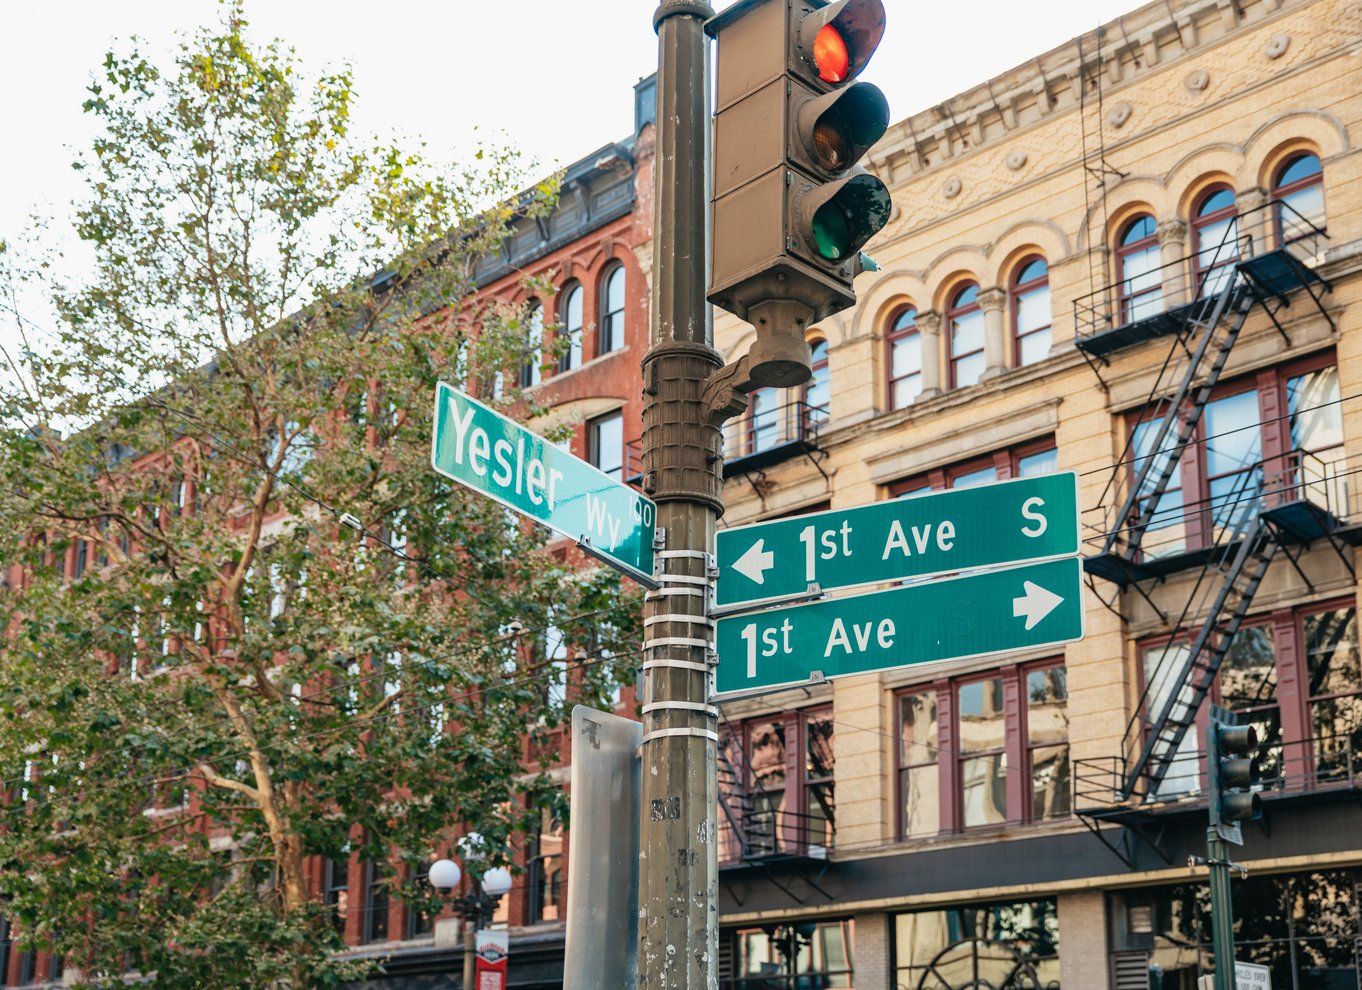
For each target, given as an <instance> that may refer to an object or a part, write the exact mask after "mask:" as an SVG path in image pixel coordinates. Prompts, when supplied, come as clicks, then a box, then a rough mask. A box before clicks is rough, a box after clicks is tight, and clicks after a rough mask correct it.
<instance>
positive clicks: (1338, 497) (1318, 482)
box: [1286, 365, 1349, 516]
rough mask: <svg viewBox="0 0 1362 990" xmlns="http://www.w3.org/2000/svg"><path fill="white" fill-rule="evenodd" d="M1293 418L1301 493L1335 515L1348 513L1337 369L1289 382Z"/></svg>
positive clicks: (1322, 369)
mask: <svg viewBox="0 0 1362 990" xmlns="http://www.w3.org/2000/svg"><path fill="white" fill-rule="evenodd" d="M1286 404H1287V409H1288V411H1289V413H1290V417H1291V448H1292V449H1293V450H1297V451H1301V454H1300V455H1299V460H1298V463H1297V464H1295V465H1293V468H1294V470H1295V471H1296V477H1295V479H1294V480H1295V482H1296V484H1298V485H1301V486H1303V488H1304V491H1302V492H1300V494H1302V495H1304V497H1306V498H1308V499H1309V500H1310V501H1312V502H1314V503H1315V504H1316V505H1319V506H1321V507H1324V508H1327V509H1329V510H1330V511H1332V512H1333V513H1334V514H1335V515H1338V516H1343V515H1345V514H1346V513H1347V512H1348V507H1349V503H1348V476H1347V473H1346V472H1345V471H1344V470H1343V415H1342V413H1341V411H1340V409H1339V391H1338V368H1336V367H1334V366H1332V365H1331V366H1329V367H1327V368H1319V369H1317V370H1315V371H1308V372H1306V373H1305V374H1301V375H1296V376H1295V377H1294V378H1291V379H1289V380H1288V381H1287V383H1286Z"/></svg>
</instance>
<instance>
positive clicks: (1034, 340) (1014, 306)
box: [1010, 257, 1053, 368]
mask: <svg viewBox="0 0 1362 990" xmlns="http://www.w3.org/2000/svg"><path fill="white" fill-rule="evenodd" d="M1010 296H1011V299H1010V302H1011V312H1012V363H1013V365H1014V366H1015V367H1018V368H1020V367H1022V366H1023V365H1027V364H1035V363H1036V362H1037V361H1041V360H1043V359H1045V358H1047V357H1049V356H1050V326H1051V323H1052V322H1053V320H1052V319H1051V315H1050V268H1049V266H1048V265H1046V263H1045V259H1044V258H1040V257H1035V258H1028V259H1026V260H1025V261H1023V262H1022V263H1021V264H1020V265H1018V266H1017V268H1016V270H1015V271H1014V272H1013V273H1012V286H1011V292H1010Z"/></svg>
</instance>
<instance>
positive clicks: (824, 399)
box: [804, 340, 831, 423]
mask: <svg viewBox="0 0 1362 990" xmlns="http://www.w3.org/2000/svg"><path fill="white" fill-rule="evenodd" d="M810 351H811V352H812V356H813V363H812V364H811V365H810V368H811V370H812V371H813V376H812V377H811V378H810V379H809V382H808V384H807V385H805V386H804V402H805V404H806V405H807V406H808V407H809V410H808V415H809V416H810V417H811V418H810V422H812V423H825V422H827V418H828V402H829V400H830V399H831V387H830V382H829V380H828V342H827V341H826V340H815V341H814V342H813V344H812V345H811V346H810Z"/></svg>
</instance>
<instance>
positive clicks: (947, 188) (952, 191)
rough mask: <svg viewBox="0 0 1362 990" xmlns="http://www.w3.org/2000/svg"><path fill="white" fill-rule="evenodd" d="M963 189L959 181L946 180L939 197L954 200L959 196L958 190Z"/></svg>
mask: <svg viewBox="0 0 1362 990" xmlns="http://www.w3.org/2000/svg"><path fill="white" fill-rule="evenodd" d="M963 188H964V185H963V184H962V183H961V182H960V180H959V179H956V178H950V179H947V180H946V183H945V185H943V186H942V187H941V195H942V196H945V197H946V198H947V199H955V197H956V196H959V195H960V190H961V189H963Z"/></svg>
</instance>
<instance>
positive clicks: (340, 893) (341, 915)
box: [322, 855, 350, 934]
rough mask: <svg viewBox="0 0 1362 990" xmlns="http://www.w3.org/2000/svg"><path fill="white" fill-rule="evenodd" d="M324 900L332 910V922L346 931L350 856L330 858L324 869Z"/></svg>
mask: <svg viewBox="0 0 1362 990" xmlns="http://www.w3.org/2000/svg"><path fill="white" fill-rule="evenodd" d="M322 873H323V876H322V900H323V903H325V904H326V906H327V908H328V909H329V910H330V912H331V924H332V925H333V926H335V929H336V931H338V932H340V933H341V934H344V933H345V916H346V914H347V912H348V909H349V904H350V892H349V888H350V858H349V857H348V856H345V855H342V856H341V857H340V858H339V859H328V860H327V861H326V865H325V867H324V868H323V870H322Z"/></svg>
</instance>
